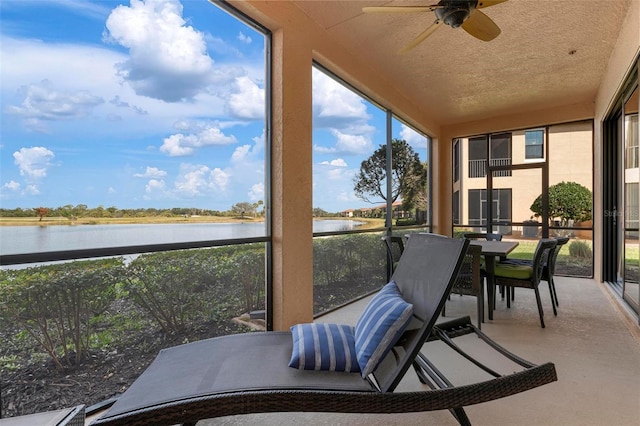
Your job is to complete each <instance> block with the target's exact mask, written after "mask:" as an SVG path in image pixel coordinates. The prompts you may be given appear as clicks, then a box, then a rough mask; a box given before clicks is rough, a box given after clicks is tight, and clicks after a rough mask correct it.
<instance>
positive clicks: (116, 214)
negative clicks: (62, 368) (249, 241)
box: [0, 204, 235, 220]
mask: <svg viewBox="0 0 640 426" xmlns="http://www.w3.org/2000/svg"><path fill="white" fill-rule="evenodd" d="M234 214H235V213H234V212H233V211H231V210H229V211H219V210H208V209H198V208H192V207H189V208H187V207H184V208H183V207H174V208H169V209H157V208H152V207H150V208H139V209H119V208H117V207H103V206H98V207H95V208H89V207H88V206H87V205H86V204H78V205H75V206H73V205H71V204H68V205H66V206H60V207H34V208H21V207H18V208H15V209H0V217H40V218H42V217H43V216H50V217H66V218H68V219H70V220H73V219H75V218H81V217H96V218H98V217H105V218H121V217H172V216H195V215H199V216H233V215H234Z"/></svg>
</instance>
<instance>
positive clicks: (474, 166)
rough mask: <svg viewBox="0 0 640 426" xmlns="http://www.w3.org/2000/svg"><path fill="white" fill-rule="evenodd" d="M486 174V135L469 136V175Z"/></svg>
mask: <svg viewBox="0 0 640 426" xmlns="http://www.w3.org/2000/svg"><path fill="white" fill-rule="evenodd" d="M486 175H487V137H486V136H480V137H477V138H469V177H470V178H479V177H485V176H486Z"/></svg>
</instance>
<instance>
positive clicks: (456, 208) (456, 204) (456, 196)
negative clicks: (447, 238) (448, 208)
mask: <svg viewBox="0 0 640 426" xmlns="http://www.w3.org/2000/svg"><path fill="white" fill-rule="evenodd" d="M453 224H454V225H460V191H456V192H454V193H453Z"/></svg>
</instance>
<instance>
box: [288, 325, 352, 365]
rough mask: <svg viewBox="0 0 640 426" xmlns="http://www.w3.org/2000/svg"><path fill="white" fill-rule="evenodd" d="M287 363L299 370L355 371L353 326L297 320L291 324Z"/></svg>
mask: <svg viewBox="0 0 640 426" xmlns="http://www.w3.org/2000/svg"><path fill="white" fill-rule="evenodd" d="M291 335H292V337H293V351H292V352H291V360H290V361H289V367H293V368H297V369H299V370H329V371H344V372H349V373H353V372H358V371H360V366H359V365H358V360H357V359H356V350H355V341H354V337H353V327H352V326H350V325H343V324H324V323H313V324H297V325H294V326H293V327H291Z"/></svg>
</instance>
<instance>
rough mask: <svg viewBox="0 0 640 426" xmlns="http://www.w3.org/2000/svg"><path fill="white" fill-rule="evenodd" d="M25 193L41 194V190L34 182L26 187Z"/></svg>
mask: <svg viewBox="0 0 640 426" xmlns="http://www.w3.org/2000/svg"><path fill="white" fill-rule="evenodd" d="M24 193H25V194H27V195H38V194H40V190H39V189H38V187H37V186H36V185H34V184H31V185H27V186H26V187H25V189H24Z"/></svg>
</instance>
